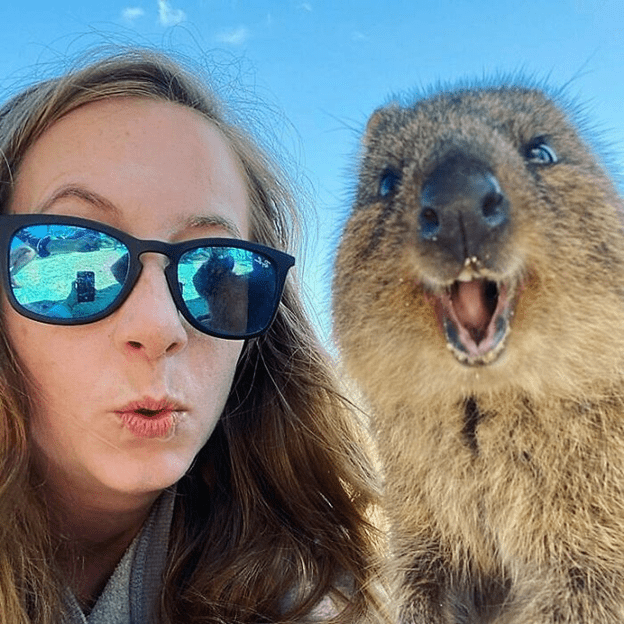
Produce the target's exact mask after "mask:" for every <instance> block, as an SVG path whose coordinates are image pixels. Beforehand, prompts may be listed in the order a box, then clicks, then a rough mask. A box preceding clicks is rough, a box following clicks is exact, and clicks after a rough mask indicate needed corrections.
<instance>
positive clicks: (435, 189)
mask: <svg viewBox="0 0 624 624" xmlns="http://www.w3.org/2000/svg"><path fill="white" fill-rule="evenodd" d="M418 222H419V226H420V227H419V231H420V238H421V240H423V241H431V242H433V243H435V244H437V245H439V246H440V247H442V248H444V249H446V250H447V251H448V252H450V253H451V254H452V256H453V257H454V258H456V259H457V260H458V261H459V262H460V263H462V264H463V263H464V261H465V260H466V258H473V257H476V258H479V257H481V256H482V255H483V254H487V253H491V250H490V249H485V248H486V247H491V243H493V242H494V243H495V241H496V238H497V237H498V236H499V234H500V233H501V232H502V231H503V230H504V229H505V228H506V227H507V224H508V222H509V200H508V199H507V197H506V196H505V194H504V193H503V191H502V190H501V187H500V184H499V183H498V180H497V179H496V177H495V176H494V174H493V173H492V171H491V170H490V169H489V168H488V167H487V165H485V164H484V163H482V162H480V161H478V160H475V159H473V158H469V157H467V156H465V155H463V154H453V155H451V156H449V157H447V158H446V159H445V160H444V161H443V162H442V163H440V164H439V165H438V166H437V167H436V169H435V170H434V171H433V172H432V173H431V174H430V175H429V177H428V178H427V179H426V180H425V182H424V183H423V186H422V189H421V195H420V213H419V215H418Z"/></svg>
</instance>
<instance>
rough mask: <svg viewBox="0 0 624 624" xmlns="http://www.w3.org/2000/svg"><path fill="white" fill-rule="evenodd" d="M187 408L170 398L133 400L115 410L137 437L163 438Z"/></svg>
mask: <svg viewBox="0 0 624 624" xmlns="http://www.w3.org/2000/svg"><path fill="white" fill-rule="evenodd" d="M185 411H186V408H185V407H184V406H182V405H181V404H179V403H176V402H175V401H172V400H169V399H161V400H157V399H152V398H149V397H148V398H145V399H140V400H139V401H132V402H131V403H128V404H127V405H125V406H124V407H122V408H121V409H119V410H115V412H116V413H117V414H118V415H119V417H120V418H121V422H122V423H123V424H124V426H125V427H126V429H128V431H130V433H132V434H133V435H135V436H136V437H137V438H162V437H164V436H166V435H167V434H169V432H170V431H171V430H172V429H173V428H174V426H175V424H176V421H177V419H178V416H179V414H180V413H181V412H185Z"/></svg>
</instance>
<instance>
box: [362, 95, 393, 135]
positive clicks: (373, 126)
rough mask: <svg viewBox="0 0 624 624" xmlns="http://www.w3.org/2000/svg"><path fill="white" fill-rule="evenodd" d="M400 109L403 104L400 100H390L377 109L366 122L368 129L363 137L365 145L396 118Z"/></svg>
mask: <svg viewBox="0 0 624 624" xmlns="http://www.w3.org/2000/svg"><path fill="white" fill-rule="evenodd" d="M400 110H401V106H400V105H399V103H398V102H390V103H389V104H386V105H385V106H382V107H380V108H378V109H377V110H375V111H374V112H373V114H372V115H371V116H370V117H369V118H368V121H367V122H366V129H365V131H364V136H363V137H362V141H363V142H364V145H367V144H368V142H369V141H370V139H371V138H372V137H374V136H376V135H378V134H379V133H380V132H382V131H383V129H384V128H386V127H388V125H389V124H390V123H392V121H393V120H394V119H396V116H397V113H399V111H400Z"/></svg>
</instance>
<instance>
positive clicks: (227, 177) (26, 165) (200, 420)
mask: <svg viewBox="0 0 624 624" xmlns="http://www.w3.org/2000/svg"><path fill="white" fill-rule="evenodd" d="M10 212H13V213H37V212H41V213H50V214H62V215H72V216H79V217H85V218H88V219H93V220H96V221H100V222H104V223H108V224H110V225H112V226H114V227H116V228H118V229H121V230H124V231H126V232H128V233H130V234H132V235H133V236H136V237H138V238H143V239H157V240H163V241H168V242H177V241H182V240H187V239H192V238H201V237H214V236H228V237H238V238H243V239H246V238H248V237H249V208H248V197H247V192H246V187H245V183H244V180H243V177H242V174H241V171H240V168H239V165H238V161H237V160H236V157H235V156H234V155H233V154H232V152H231V150H230V149H229V147H228V145H227V144H226V142H225V140H224V138H223V136H222V135H221V134H220V132H219V131H218V130H217V129H216V127H215V126H213V125H212V124H211V123H210V122H208V121H206V120H205V119H204V118H203V117H201V116H200V115H199V114H198V113H197V112H195V111H192V110H191V109H188V108H185V107H183V106H181V105H177V104H171V103H165V102H158V101H152V100H148V99H139V98H121V99H114V100H107V101H102V102H96V103H91V104H87V105H85V106H83V107H81V108H79V109H77V110H75V111H73V112H71V113H69V114H68V115H67V116H65V117H64V118H62V119H61V120H60V121H58V122H56V123H55V124H54V125H53V126H51V127H50V128H49V129H48V130H47V131H46V132H45V133H44V134H43V135H42V136H41V138H40V139H38V140H37V141H36V142H35V143H34V144H33V145H32V146H31V148H30V149H29V150H28V151H27V153H26V156H25V159H24V161H23V164H22V165H21V167H20V170H19V172H18V176H17V179H16V183H15V193H14V197H13V200H12V203H11V206H10ZM142 262H143V271H142V273H141V276H140V278H139V280H138V282H137V284H136V285H135V287H134V290H133V291H132V293H131V294H130V296H129V297H128V299H127V300H126V301H125V302H124V303H123V305H122V306H121V308H119V309H118V310H117V311H115V312H114V313H113V314H112V315H111V316H109V317H107V318H105V319H103V320H100V321H97V322H95V323H91V324H88V325H79V326H70V327H68V326H57V325H46V324H42V323H39V322H36V321H32V320H29V319H27V318H24V317H22V316H20V315H19V314H18V313H17V312H15V311H14V310H13V309H12V308H11V307H10V306H9V305H8V303H7V302H6V299H5V300H4V313H5V317H6V323H7V330H8V335H9V339H10V341H11V344H12V345H13V348H14V350H15V351H16V353H17V356H18V358H19V360H20V362H21V364H22V366H23V367H24V368H25V370H26V373H27V375H28V376H29V378H30V379H31V380H32V383H33V385H34V388H35V390H34V405H35V407H34V414H33V419H32V423H31V431H32V437H33V440H34V444H35V456H36V458H38V460H39V463H40V464H41V465H42V466H43V467H44V470H45V471H46V476H47V479H48V481H47V482H48V484H49V485H51V486H53V487H59V488H61V491H62V490H63V489H67V488H71V489H72V491H74V492H75V493H76V495H78V494H79V493H80V494H86V495H89V496H97V497H98V498H97V499H95V500H99V501H101V502H105V501H106V500H110V501H111V503H113V504H114V501H115V500H119V496H120V495H122V496H128V495H130V496H131V497H132V496H137V495H138V496H143V495H146V494H154V493H155V492H157V491H159V490H161V489H163V488H165V487H167V486H169V485H171V484H173V483H175V482H176V481H177V480H178V479H179V478H180V477H181V476H182V475H183V474H184V473H185V472H186V471H187V470H188V468H189V467H190V465H191V463H192V462H193V459H194V457H195V456H196V454H197V452H198V451H199V450H200V448H201V447H202V446H203V445H204V443H205V442H206V440H207V439H208V437H209V436H210V435H211V433H212V431H213V429H214V427H215V425H216V423H217V421H218V419H219V416H220V414H221V412H222V410H223V407H224V404H225V401H226V398H227V396H228V393H229V390H230V387H231V384H232V379H233V376H234V371H235V367H236V363H237V360H238V357H239V355H240V352H241V348H242V344H243V343H242V341H227V340H221V339H218V338H213V337H210V336H208V335H205V334H202V333H200V332H198V331H197V330H195V329H194V328H192V327H191V326H190V325H188V323H187V322H186V321H185V320H184V319H183V318H182V317H181V316H180V314H179V313H178V311H177V310H176V307H175V304H174V302H173V300H172V298H171V295H170V293H169V289H168V286H167V283H166V280H165V275H164V273H163V267H164V266H165V263H166V262H167V259H166V258H165V257H164V256H162V255H158V254H155V253H148V254H144V255H143V256H142ZM155 409H156V410H157V409H160V410H161V411H160V413H158V414H156V418H160V419H162V422H161V424H160V425H158V427H154V426H152V424H151V422H152V421H150V422H149V423H147V424H146V425H145V426H142V425H141V422H146V421H144V420H141V419H145V418H146V416H145V415H144V413H143V412H144V410H155ZM137 423H138V424H137ZM150 427H151V428H150ZM159 427H160V428H159Z"/></svg>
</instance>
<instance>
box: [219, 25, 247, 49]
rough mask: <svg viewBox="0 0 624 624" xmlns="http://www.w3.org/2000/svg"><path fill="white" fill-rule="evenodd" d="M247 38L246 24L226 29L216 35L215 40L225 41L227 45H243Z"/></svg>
mask: <svg viewBox="0 0 624 624" xmlns="http://www.w3.org/2000/svg"><path fill="white" fill-rule="evenodd" d="M248 38H249V29H248V28H247V27H246V26H239V27H238V28H233V29H232V30H226V31H224V32H222V33H221V34H219V35H217V40H218V41H220V42H221V43H227V44H229V45H234V46H240V45H243V44H244V43H245V42H246V41H247V39H248Z"/></svg>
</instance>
